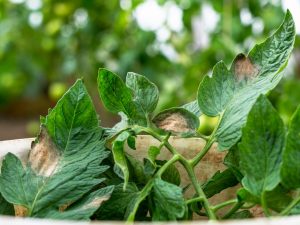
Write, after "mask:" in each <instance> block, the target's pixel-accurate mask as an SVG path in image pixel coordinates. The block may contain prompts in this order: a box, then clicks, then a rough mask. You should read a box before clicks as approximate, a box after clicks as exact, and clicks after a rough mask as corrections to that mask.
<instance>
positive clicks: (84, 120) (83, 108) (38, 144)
mask: <svg viewBox="0 0 300 225" xmlns="http://www.w3.org/2000/svg"><path fill="white" fill-rule="evenodd" d="M41 127H42V128H41V133H40V135H39V136H38V138H37V140H36V141H35V142H34V143H33V145H32V149H31V151H30V154H29V159H28V163H27V164H26V165H23V164H22V162H21V161H20V160H19V159H18V158H17V157H16V156H15V155H13V154H11V153H8V154H7V155H6V156H5V158H4V160H3V164H2V168H1V176H0V191H1V193H2V195H3V197H4V198H5V199H6V200H7V201H8V202H10V203H13V204H14V205H15V206H16V207H18V208H19V209H20V210H19V211H20V212H21V213H22V215H25V216H32V217H51V216H50V214H51V215H53V213H54V212H56V213H57V211H58V209H59V208H60V207H65V206H66V205H70V204H72V203H75V202H76V201H77V200H79V199H81V198H82V197H83V196H84V195H86V194H87V193H89V192H90V191H91V190H92V189H93V188H94V187H95V186H96V185H99V184H100V183H101V182H102V181H103V179H99V178H98V177H99V176H100V175H101V173H103V172H104V171H105V170H106V169H107V167H106V166H101V165H100V164H101V162H102V161H103V159H105V158H106V157H107V156H108V152H107V151H106V150H105V147H104V140H103V139H102V135H103V130H102V129H101V128H100V127H99V121H98V116H97V114H96V111H95V109H94V107H93V104H92V101H91V98H90V97H89V95H88V93H87V90H86V89H85V87H84V85H83V82H82V81H81V80H78V81H77V82H76V83H75V84H74V85H73V86H72V87H71V88H70V89H69V91H67V92H66V94H65V95H64V96H63V97H62V98H61V99H60V100H59V101H58V103H57V105H56V106H55V108H54V109H52V110H51V111H50V112H49V114H48V116H47V117H46V118H45V119H44V123H43V124H42V126H41ZM94 197H95V198H98V197H99V196H98V195H97V194H95V196H94ZM91 201H93V200H92V199H90V201H87V203H89V202H91ZM94 203H95V202H93V204H94ZM100 204H101V202H98V204H97V206H98V207H99V206H100ZM81 209H86V207H82V208H81ZM90 209H91V208H90ZM77 210H78V211H80V208H78V209H77ZM91 210H92V211H93V210H96V207H93V209H91ZM66 212H67V211H66ZM85 212H86V213H88V215H90V214H91V211H88V212H87V211H85ZM64 215H66V216H65V218H68V219H72V218H73V215H74V214H72V213H70V214H64ZM87 217H88V216H87V215H86V214H85V213H84V211H82V213H81V217H80V218H82V219H87ZM76 218H77V219H79V217H76Z"/></svg>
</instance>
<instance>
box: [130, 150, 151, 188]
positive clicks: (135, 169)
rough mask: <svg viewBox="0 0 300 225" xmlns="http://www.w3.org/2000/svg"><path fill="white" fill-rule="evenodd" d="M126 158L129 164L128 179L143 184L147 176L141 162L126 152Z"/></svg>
mask: <svg viewBox="0 0 300 225" xmlns="http://www.w3.org/2000/svg"><path fill="white" fill-rule="evenodd" d="M126 158H127V162H128V164H129V171H130V181H132V182H135V183H136V184H137V185H140V184H145V183H146V181H147V176H146V175H145V173H144V166H143V163H142V162H140V161H139V160H137V159H135V158H134V157H133V156H131V155H129V154H126Z"/></svg>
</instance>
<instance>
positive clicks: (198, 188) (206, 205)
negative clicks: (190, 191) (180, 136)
mask: <svg viewBox="0 0 300 225" xmlns="http://www.w3.org/2000/svg"><path fill="white" fill-rule="evenodd" d="M143 131H144V132H146V133H148V134H150V135H151V136H153V137H154V138H155V139H157V140H158V141H160V142H162V143H164V145H165V147H166V148H167V149H168V150H169V151H170V152H171V153H172V154H173V155H174V156H177V157H179V162H180V163H181V164H182V165H183V166H184V168H185V169H186V171H187V173H188V175H189V177H190V179H191V181H192V184H193V186H194V188H195V191H196V193H197V194H198V196H199V197H200V198H202V201H203V206H204V208H205V210H206V212H207V215H208V217H209V219H212V220H216V219H217V217H216V215H215V213H214V212H213V210H212V209H211V206H210V203H209V202H208V199H207V198H206V195H205V193H204V192H203V189H202V188H201V186H200V184H199V183H198V180H197V178H196V175H195V172H194V166H193V164H191V162H189V160H187V159H186V158H184V157H183V156H182V155H180V154H179V153H178V152H177V150H176V149H175V148H174V147H173V146H172V145H171V144H170V143H169V141H168V140H165V139H163V138H162V137H161V136H160V135H158V134H157V133H155V131H153V130H152V129H149V128H143ZM211 137H212V138H211V139H210V140H211V141H208V142H207V143H206V145H205V146H206V148H207V150H205V152H204V151H201V152H202V153H201V157H200V159H199V161H200V160H201V159H202V158H203V156H204V155H205V154H206V152H207V151H208V150H209V149H210V146H211V145H212V144H213V142H214V140H213V137H214V135H212V136H211ZM204 148H205V147H204ZM176 160H178V159H176ZM199 161H198V162H199ZM198 162H197V163H198ZM197 163H196V164H197ZM158 173H159V171H158Z"/></svg>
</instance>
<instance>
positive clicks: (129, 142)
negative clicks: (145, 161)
mask: <svg viewBox="0 0 300 225" xmlns="http://www.w3.org/2000/svg"><path fill="white" fill-rule="evenodd" d="M127 145H128V147H129V148H131V149H132V150H136V147H135V137H134V136H132V135H130V136H129V137H128V138H127Z"/></svg>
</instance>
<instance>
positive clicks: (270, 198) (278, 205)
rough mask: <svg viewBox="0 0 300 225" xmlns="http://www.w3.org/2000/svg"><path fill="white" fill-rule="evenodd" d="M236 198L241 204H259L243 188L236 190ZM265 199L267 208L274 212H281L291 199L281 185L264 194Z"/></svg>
mask: <svg viewBox="0 0 300 225" xmlns="http://www.w3.org/2000/svg"><path fill="white" fill-rule="evenodd" d="M237 196H238V199H239V201H241V202H247V203H254V204H261V199H260V198H259V197H257V196H254V195H253V194H251V193H250V192H249V191H247V190H246V189H244V188H241V189H239V190H238V192H237ZM265 198H266V202H267V206H268V207H269V208H270V209H272V210H274V211H275V212H281V211H282V210H284V209H285V208H286V207H287V206H288V204H289V203H290V202H291V201H292V197H291V196H290V195H289V192H288V191H287V190H286V189H284V188H283V187H282V186H281V185H278V186H277V187H276V188H275V189H274V190H272V191H268V192H266V195H265Z"/></svg>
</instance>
